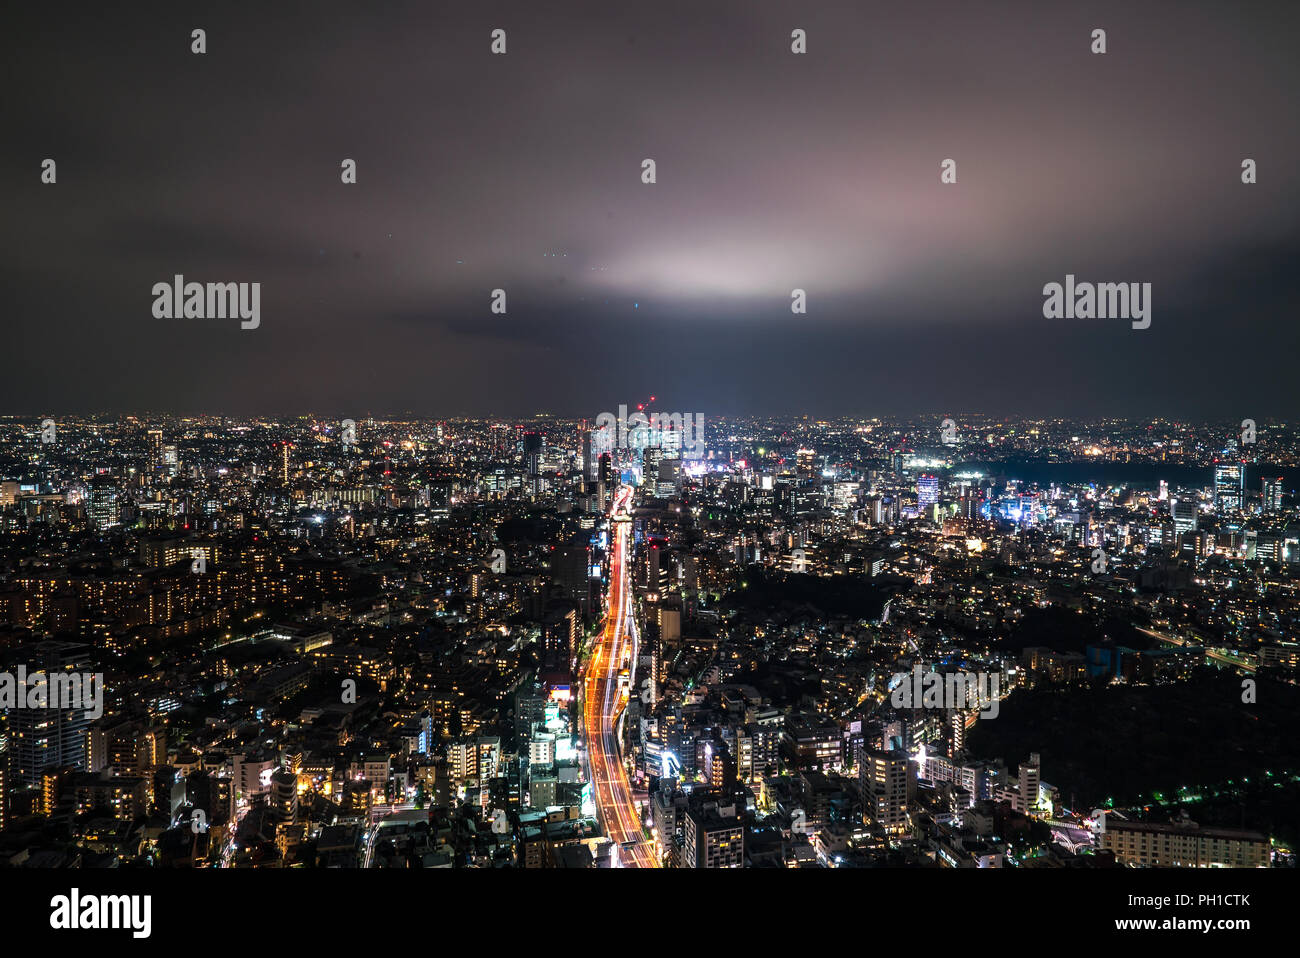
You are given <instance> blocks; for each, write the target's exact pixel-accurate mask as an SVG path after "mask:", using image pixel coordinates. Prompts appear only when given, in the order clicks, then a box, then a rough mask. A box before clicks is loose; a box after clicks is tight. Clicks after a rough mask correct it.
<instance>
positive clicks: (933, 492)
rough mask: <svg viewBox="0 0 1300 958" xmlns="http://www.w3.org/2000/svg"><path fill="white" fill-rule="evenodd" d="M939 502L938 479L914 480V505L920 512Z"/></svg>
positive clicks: (924, 477) (924, 478)
mask: <svg viewBox="0 0 1300 958" xmlns="http://www.w3.org/2000/svg"><path fill="white" fill-rule="evenodd" d="M938 501H939V477H938V476H918V477H917V480H916V504H917V506H918V507H919V508H920V510H921V511H922V512H924V511H925V510H926V509H928V508H929V507H930V506H932V505H934V504H935V503H936V502H938Z"/></svg>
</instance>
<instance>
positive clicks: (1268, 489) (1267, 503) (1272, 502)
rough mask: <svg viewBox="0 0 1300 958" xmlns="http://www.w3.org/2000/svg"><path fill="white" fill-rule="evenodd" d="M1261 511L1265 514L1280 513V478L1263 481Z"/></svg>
mask: <svg viewBox="0 0 1300 958" xmlns="http://www.w3.org/2000/svg"><path fill="white" fill-rule="evenodd" d="M1263 509H1264V511H1265V512H1281V511H1282V477H1281V476H1278V477H1277V478H1276V479H1265V480H1264V500H1263Z"/></svg>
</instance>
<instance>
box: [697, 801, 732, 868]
mask: <svg viewBox="0 0 1300 958" xmlns="http://www.w3.org/2000/svg"><path fill="white" fill-rule="evenodd" d="M682 832H683V838H684V842H683V848H682V866H683V867H684V868H744V867H745V825H744V822H743V821H741V819H740V817H739V816H738V815H737V813H736V805H735V803H734V802H730V803H726V804H724V803H723V802H721V801H719V800H718V799H716V798H710V797H709V796H708V795H706V794H705V795H700V794H693V795H691V796H690V799H689V802H688V805H687V808H686V816H685V820H684V821H683V823H682Z"/></svg>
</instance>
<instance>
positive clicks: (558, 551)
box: [551, 542, 591, 616]
mask: <svg viewBox="0 0 1300 958" xmlns="http://www.w3.org/2000/svg"><path fill="white" fill-rule="evenodd" d="M551 581H552V582H554V583H555V585H557V586H559V588H560V594H561V596H562V597H563V598H565V599H568V600H569V601H571V602H576V603H578V605H579V607H580V608H581V609H582V613H583V615H584V616H585V615H586V614H587V611H588V609H589V607H590V598H591V597H590V582H591V546H590V545H588V544H587V543H581V542H580V543H571V544H569V545H562V546H556V548H555V550H554V551H553V552H552V553H551Z"/></svg>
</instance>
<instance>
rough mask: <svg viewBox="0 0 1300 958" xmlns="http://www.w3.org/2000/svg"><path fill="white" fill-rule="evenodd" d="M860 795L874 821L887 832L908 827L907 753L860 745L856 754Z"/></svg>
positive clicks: (899, 830)
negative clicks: (859, 749)
mask: <svg viewBox="0 0 1300 958" xmlns="http://www.w3.org/2000/svg"><path fill="white" fill-rule="evenodd" d="M858 778H859V781H860V782H861V783H862V795H863V798H864V799H865V801H866V804H867V808H868V810H869V811H870V812H871V815H872V817H873V818H874V819H875V821H876V823H877V824H879V825H880V826H881V827H883V828H884V829H885V830H886V831H890V832H901V831H902V830H903V829H905V828H906V827H907V756H906V754H904V753H903V752H897V751H889V752H886V751H881V750H879V749H874V748H865V747H864V748H863V749H862V750H861V751H860V752H859V753H858Z"/></svg>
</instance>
